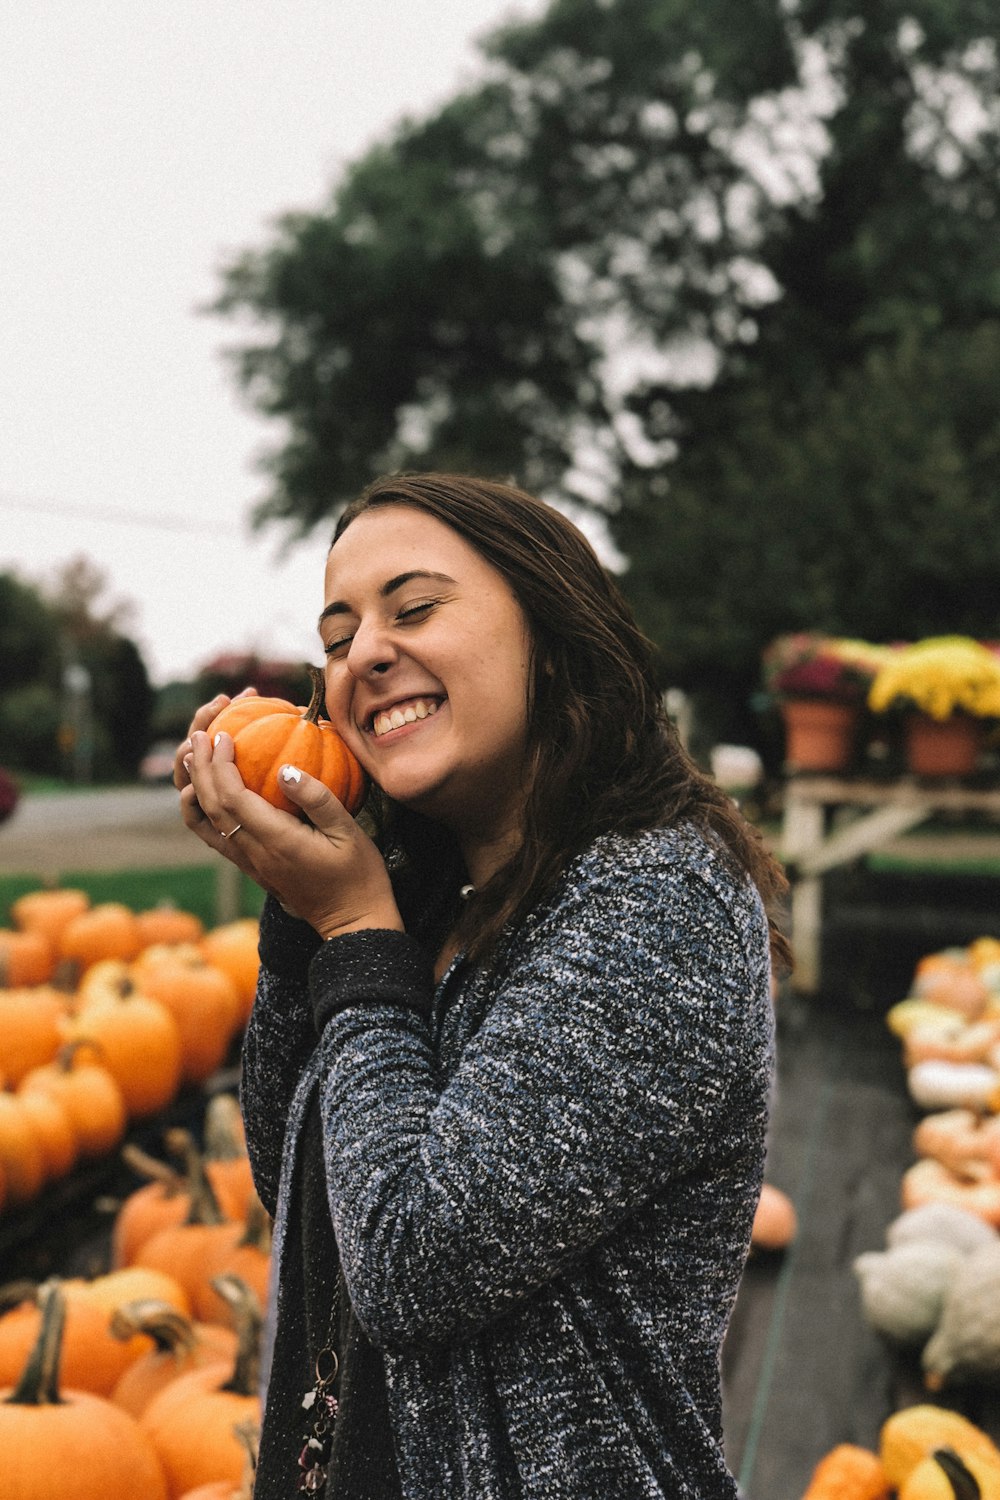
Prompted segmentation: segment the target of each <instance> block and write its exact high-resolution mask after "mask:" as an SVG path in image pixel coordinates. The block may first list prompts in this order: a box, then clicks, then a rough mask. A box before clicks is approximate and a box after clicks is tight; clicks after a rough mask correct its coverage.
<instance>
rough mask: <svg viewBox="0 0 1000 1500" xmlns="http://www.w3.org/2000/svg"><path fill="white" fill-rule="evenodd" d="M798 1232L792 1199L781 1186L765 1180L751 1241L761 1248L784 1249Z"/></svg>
mask: <svg viewBox="0 0 1000 1500" xmlns="http://www.w3.org/2000/svg"><path fill="white" fill-rule="evenodd" d="M797 1232H798V1220H797V1218H796V1214H795V1208H794V1205H793V1204H792V1200H791V1199H790V1198H789V1197H788V1196H787V1194H785V1193H783V1192H782V1191H781V1189H780V1188H776V1187H772V1186H771V1184H770V1183H769V1182H765V1184H764V1186H763V1187H762V1188H761V1190H760V1199H759V1201H758V1203H757V1211H756V1213H755V1214H754V1218H753V1230H752V1232H751V1236H750V1243H751V1244H752V1245H754V1246H756V1247H757V1248H758V1249H759V1250H784V1249H786V1247H787V1246H788V1245H790V1244H791V1243H792V1241H793V1240H794V1238H795V1236H796V1234H797Z"/></svg>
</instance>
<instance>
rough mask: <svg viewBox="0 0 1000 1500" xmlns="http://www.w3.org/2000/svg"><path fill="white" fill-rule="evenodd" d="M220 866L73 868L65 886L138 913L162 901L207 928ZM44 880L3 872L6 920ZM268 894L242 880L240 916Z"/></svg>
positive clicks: (2, 915)
mask: <svg viewBox="0 0 1000 1500" xmlns="http://www.w3.org/2000/svg"><path fill="white" fill-rule="evenodd" d="M215 882H216V870H215V867H214V866H212V865H191V866H178V867H175V868H169V869H163V868H159V869H148V870H79V871H74V870H67V871H66V872H65V873H64V874H63V875H62V877H61V879H60V882H59V884H60V885H62V886H72V887H74V888H76V889H78V890H82V891H86V892H87V895H88V896H89V897H90V899H91V901H92V902H93V903H94V904H95V905H96V904H97V903H98V902H102V901H120V902H122V903H123V904H124V905H125V906H128V907H131V909H132V910H133V911H146V910H147V909H148V908H149V907H151V906H158V905H159V904H160V903H161V902H165V901H166V902H171V903H172V904H173V905H174V906H179V907H180V908H181V909H182V910H183V911H190V912H193V913H194V915H195V916H196V917H200V918H201V920H202V921H203V922H204V923H205V925H206V926H207V927H210V926H212V924H213V923H214V922H215ZM40 884H41V882H40V881H39V880H37V879H36V878H35V877H33V876H31V875H0V922H2V923H4V924H6V925H8V926H9V925H10V907H11V903H12V902H14V901H16V900H17V898H18V896H23V895H24V894H25V892H27V891H34V890H38V888H39V886H40ZM263 901H264V893H263V891H262V890H261V889H260V887H259V886H257V885H255V884H254V883H253V881H252V880H248V879H247V878H246V877H244V878H243V880H242V882H241V889H240V915H241V916H246V917H255V916H257V915H258V914H259V912H260V908H261V906H262V905H263Z"/></svg>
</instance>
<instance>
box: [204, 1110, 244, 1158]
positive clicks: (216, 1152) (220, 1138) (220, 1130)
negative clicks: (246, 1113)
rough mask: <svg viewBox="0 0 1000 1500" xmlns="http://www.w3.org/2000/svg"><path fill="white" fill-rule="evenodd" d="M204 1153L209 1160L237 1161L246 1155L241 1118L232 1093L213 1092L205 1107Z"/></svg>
mask: <svg viewBox="0 0 1000 1500" xmlns="http://www.w3.org/2000/svg"><path fill="white" fill-rule="evenodd" d="M203 1136H204V1141H205V1155H206V1156H207V1157H208V1159H209V1160H210V1161H239V1160H241V1158H242V1157H244V1156H246V1154H247V1152H246V1145H245V1143H244V1139H243V1119H242V1116H241V1114H240V1106H239V1101H238V1100H237V1099H236V1097H235V1095H233V1094H215V1095H214V1096H213V1097H212V1098H211V1099H210V1100H209V1101H208V1104H207V1106H206V1108H205V1128H204V1132H203Z"/></svg>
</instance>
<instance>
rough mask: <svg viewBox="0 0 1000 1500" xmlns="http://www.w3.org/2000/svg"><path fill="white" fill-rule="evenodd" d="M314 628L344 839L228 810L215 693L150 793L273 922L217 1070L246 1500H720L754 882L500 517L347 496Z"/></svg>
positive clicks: (225, 743)
mask: <svg viewBox="0 0 1000 1500" xmlns="http://www.w3.org/2000/svg"><path fill="white" fill-rule="evenodd" d="M320 636H321V640H322V644H323V649H324V652H325V654H326V702H327V708H328V711H329V714H330V717H331V719H332V720H333V723H334V725H335V726H336V728H337V729H338V731H339V732H340V734H341V735H342V736H343V738H344V740H345V741H346V742H347V744H348V745H349V746H350V748H351V749H352V750H353V751H354V753H355V755H356V756H357V758H358V759H359V760H360V762H361V764H362V765H363V766H364V768H365V769H366V771H367V772H368V774H369V776H370V778H371V781H372V783H373V788H374V789H375V790H374V791H373V802H374V821H373V822H372V823H370V824H369V826H370V828H371V830H372V832H373V835H374V836H373V837H369V836H368V834H367V833H365V832H364V831H363V830H362V828H361V827H360V826H359V825H358V824H357V823H356V822H354V821H353V820H352V819H351V818H349V817H348V816H347V814H346V813H345V811H344V809H343V808H342V807H341V806H340V804H339V803H338V802H337V801H336V799H335V798H334V797H333V796H332V794H331V793H329V792H328V791H326V790H325V789H324V788H323V787H321V786H320V785H319V784H318V783H317V782H315V781H313V780H312V779H311V778H309V777H308V776H307V775H305V774H303V773H301V772H300V771H299V770H298V768H295V767H289V768H286V769H285V771H284V772H283V776H284V777H285V781H284V786H285V789H286V790H287V792H288V795H289V797H290V799H291V800H292V801H294V802H295V803H296V804H297V805H298V806H299V807H300V808H301V809H302V812H303V813H304V814H305V815H306V818H307V820H308V821H306V819H296V818H295V817H292V816H289V815H287V814H283V813H280V812H278V811H277V810H276V809H274V808H272V807H270V806H269V805H268V804H266V803H264V802H263V801H262V800H261V799H260V798H258V797H257V796H255V795H254V794H253V793H252V792H250V791H249V790H247V789H246V788H244V786H243V784H242V782H241V779H240V777H239V774H238V773H237V771H236V768H235V765H234V763H233V747H232V742H231V741H230V740H229V739H228V737H227V736H225V735H223V736H221V737H219V739H218V742H217V743H216V744H214V745H213V744H212V743H211V742H210V741H209V738H208V736H207V735H206V734H205V733H204V732H203V730H204V727H205V725H206V724H207V723H208V722H210V720H211V717H212V715H213V714H214V713H217V712H218V710H219V707H220V704H219V702H218V701H217V702H216V703H214V704H212V705H207V706H206V708H205V709H203V710H201V711H200V712H199V715H198V717H197V718H196V719H195V722H194V726H193V732H192V735H191V739H190V742H189V744H188V745H186V746H185V747H182V752H181V755H182V764H181V766H180V767H179V770H178V782H179V784H182V786H183V790H182V796H181V801H182V807H183V816H184V818H185V821H186V822H187V823H188V824H189V826H190V827H191V828H192V829H193V830H194V831H195V832H196V833H198V834H199V835H200V837H201V838H203V839H204V840H205V841H206V842H207V843H208V844H210V845H211V846H212V847H213V848H216V849H218V850H219V851H220V852H221V853H223V854H225V855H226V856H227V857H228V858H230V859H232V860H234V861H235V862H236V863H237V864H238V865H240V867H241V868H242V869H244V870H245V871H247V872H248V873H250V874H251V875H252V876H253V877H254V878H255V879H256V880H257V881H259V883H260V884H261V885H262V886H263V887H264V888H265V890H267V891H268V892H269V893H270V894H269V899H268V901H267V902H266V904H265V909H264V913H263V917H262V929H261V959H262V969H261V979H260V984H259V989H258V995H257V1000H256V1005H255V1009H254V1014H253V1017H252V1020H251V1023H250V1028H249V1032H248V1036H247V1040H246V1046H245V1052H244V1073H243V1105H244V1112H245V1118H246V1128H247V1138H248V1143H249V1147H250V1151H251V1157H252V1161H253V1166H254V1172H255V1177H256V1180H257V1184H258V1189H259V1191H260V1194H261V1197H262V1198H263V1200H264V1202H265V1204H266V1205H267V1207H268V1208H269V1209H270V1210H271V1211H272V1212H273V1213H274V1214H275V1216H276V1226H275V1227H276V1235H275V1244H276V1251H275V1253H276V1255H277V1256H278V1261H277V1265H278V1274H277V1283H276V1284H277V1301H276V1309H275V1317H276V1327H275V1336H274V1353H273V1362H272V1365H271V1370H270V1378H269V1383H268V1391H267V1404H266V1414H265V1420H264V1430H263V1435H262V1441H261V1453H260V1467H259V1472H258V1480H257V1485H258V1488H257V1491H256V1493H257V1496H258V1500H271V1497H272V1496H273V1497H279V1496H280V1497H282V1500H287V1497H288V1496H289V1495H290V1494H291V1493H292V1492H293V1491H294V1490H295V1489H296V1487H297V1486H299V1487H308V1486H312V1487H314V1488H317V1489H320V1490H321V1492H323V1493H326V1494H329V1495H334V1494H335V1495H336V1496H338V1497H339V1500H345V1497H350V1500H358V1497H368V1496H380V1497H381V1496H390V1495H401V1496H405V1497H407V1500H448V1497H458V1496H461V1497H468V1500H507V1497H514V1496H518V1497H524V1500H542V1497H546V1500H548V1497H565V1500H587V1497H593V1500H617V1497H621V1500H626V1497H627V1500H635V1497H640V1496H643V1497H670V1500H680V1497H691V1500H693V1497H697V1500H716V1497H719V1500H721V1497H724V1496H725V1497H732V1496H735V1494H736V1487H735V1483H734V1481H733V1479H732V1477H731V1475H730V1474H729V1472H728V1470H727V1468H726V1464H725V1460H724V1456H723V1450H722V1433H721V1420H720V1406H721V1401H720V1379H719V1356H720V1348H721V1344H722V1339H723V1334H724V1332H725V1329H726V1324H727V1321H728V1318H729V1314H730V1311H731V1308H732V1305H733V1300H734V1298H735V1294H736V1288H737V1284H738V1282H739V1278H740V1274H741V1271H742V1267H743V1264H744V1260H745V1256H746V1252H747V1248H748V1244H749V1238H750V1228H751V1223H752V1219H753V1213H754V1207H755V1204H756V1201H757V1196H758V1192H759V1189H760V1184H761V1178H762V1167H763V1157H764V1133H765V1124H766V1101H767V1095H768V1085H769V1078H770V1069H771V1050H772V1032H771V1005H770V995H769V979H770V964H769V924H768V919H767V917H766V915H765V910H764V901H766V899H767V898H769V897H771V896H772V895H774V894H775V893H776V892H777V891H778V890H779V889H780V887H781V877H780V875H779V873H778V871H777V869H776V867H775V866H774V864H773V863H772V861H771V860H770V858H769V856H768V855H767V854H766V853H765V851H764V849H763V846H762V845H761V843H760V841H759V839H758V838H757V836H756V834H755V833H754V832H753V831H752V830H751V829H750V828H749V827H748V826H747V825H746V824H745V823H744V821H743V820H742V818H741V817H740V815H739V813H738V811H737V809H736V808H735V806H734V805H733V803H732V802H731V801H730V799H729V798H728V797H726V796H725V795H724V794H723V793H722V792H721V791H720V790H719V789H718V788H717V787H716V785H715V784H714V783H713V782H711V781H710V780H708V779H707V778H706V777H704V776H703V775H701V773H700V772H699V771H698V770H697V769H696V768H695V767H694V766H693V765H692V763H691V762H690V761H689V759H688V758H687V757H686V755H685V754H684V752H683V751H682V749H681V747H680V745H679V743H678V742H677V739H676V736H675V735H674V733H673V731H672V729H671V727H670V726H669V724H668V722H667V721H666V720H665V717H664V714H663V711H662V708H661V703H660V696H659V693H658V691H657V687H656V682H655V678H654V672H653V667H652V662H651V657H650V650H649V647H648V643H647V642H646V641H645V639H644V638H643V637H642V636H641V635H640V633H639V632H638V630H637V628H636V626H635V624H634V622H633V620H632V618H631V615H630V614H629V611H628V609H627V606H626V605H625V604H624V603H623V601H622V599H621V597H620V595H619V594H618V591H617V589H616V588H615V587H614V585H613V584H612V583H611V582H610V581H609V579H608V578H607V577H606V575H605V573H604V571H603V570H602V568H601V566H600V564H599V562H598V561H597V558H596V556H595V555H594V553H593V551H592V549H591V548H590V546H589V544H588V543H587V542H586V541H585V540H584V538H583V537H582V536H581V535H580V533H579V532H578V531H577V530H576V529H575V528H574V527H573V526H572V525H571V524H570V523H569V522H568V521H566V520H565V519H564V518H563V517H561V516H560V515H559V514H558V512H556V511H554V510H552V509H551V508H549V507H547V506H545V505H543V504H541V503H540V502H538V501H537V500H534V499H532V498H531V497H530V496H528V495H525V494H523V493H522V492H520V491H518V490H516V489H513V488H511V487H509V486H505V485H498V484H491V483H487V482H484V481H480V480H475V479H469V478H463V477H457V476H449V475H430V474H428V475H416V476H404V477H395V478H389V479H384V480H381V481H378V482H377V483H376V484H374V485H372V486H371V487H370V488H369V489H368V490H367V491H366V492H365V494H364V495H362V497H361V498H360V499H359V500H358V501H357V502H355V503H354V504H353V505H352V506H350V507H349V508H348V510H347V511H346V512H345V514H344V516H343V517H342V519H341V521H340V523H339V525H338V527H337V531H336V535H335V538H334V542H333V546H332V548H331V551H330V554H329V558H328V563H327V569H326V597H325V605H324V608H323V611H322V614H321V616H320ZM770 937H771V946H773V947H774V948H775V949H776V951H777V952H778V953H779V954H781V955H784V951H785V950H784V943H783V939H782V938H781V937H780V935H778V934H777V933H773V932H772V933H771V934H770ZM338 1266H339V1271H338ZM338 1290H339V1295H338ZM334 1309H336V1311H334ZM330 1350H335V1351H336V1353H337V1355H338V1356H339V1359H340V1373H339V1377H338V1382H337V1395H338V1397H339V1411H338V1412H337V1414H336V1418H335V1420H334V1418H333V1416H332V1410H331V1408H330V1406H329V1404H325V1402H324V1398H325V1396H326V1395H327V1394H328V1393H329V1391H330V1389H331V1388H332V1387H331V1385H330V1384H329V1383H328V1382H324V1381H323V1380H321V1379H320V1380H318V1377H317V1374H316V1361H317V1357H319V1361H320V1364H319V1371H320V1375H321V1376H323V1375H325V1374H326V1373H327V1372H328V1371H329V1370H331V1369H332V1355H331V1354H330V1352H329V1351H330ZM310 1393H312V1394H311V1397H310ZM303 1396H306V1398H307V1401H309V1400H310V1399H311V1405H309V1406H308V1407H307V1410H305V1411H303V1409H302V1400H303ZM321 1409H322V1412H323V1414H324V1415H323V1420H321V1422H320V1424H319V1428H318V1429H317V1430H316V1431H315V1432H313V1433H312V1436H313V1442H312V1446H310V1447H307V1449H306V1451H305V1452H304V1453H303V1455H302V1464H303V1466H304V1467H302V1468H298V1467H297V1464H298V1462H299V1450H300V1445H301V1442H302V1438H303V1436H307V1435H309V1434H310V1432H311V1431H312V1427H311V1424H312V1422H313V1419H314V1414H315V1412H316V1411H317V1410H321ZM327 1416H329V1422H328V1421H327ZM331 1426H332V1437H331V1433H330V1431H329V1430H328V1429H329V1427H331Z"/></svg>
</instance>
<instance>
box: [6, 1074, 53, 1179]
mask: <svg viewBox="0 0 1000 1500" xmlns="http://www.w3.org/2000/svg"><path fill="white" fill-rule="evenodd" d="M0 1166H2V1167H3V1171H4V1176H5V1178H6V1183H7V1202H8V1203H27V1202H28V1201H29V1199H31V1198H33V1197H34V1196H35V1194H36V1193H37V1192H38V1191H39V1189H40V1188H41V1186H42V1183H43V1182H44V1181H45V1155H44V1152H43V1150H42V1145H41V1142H40V1141H39V1139H38V1132H37V1131H36V1129H35V1127H34V1125H33V1124H32V1122H31V1120H30V1118H29V1116H28V1115H27V1114H26V1113H25V1111H24V1110H23V1109H22V1107H21V1101H20V1099H19V1098H18V1096H17V1095H16V1094H10V1093H8V1092H7V1091H6V1090H0Z"/></svg>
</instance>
